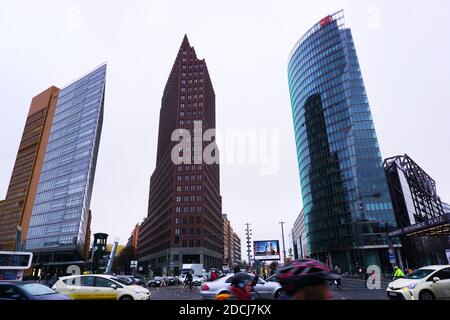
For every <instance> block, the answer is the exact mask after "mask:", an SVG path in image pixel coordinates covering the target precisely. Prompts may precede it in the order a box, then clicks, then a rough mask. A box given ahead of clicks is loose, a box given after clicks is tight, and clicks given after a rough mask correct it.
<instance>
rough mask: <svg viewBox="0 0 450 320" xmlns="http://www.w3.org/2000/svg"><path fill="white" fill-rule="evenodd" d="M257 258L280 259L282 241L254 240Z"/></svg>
mask: <svg viewBox="0 0 450 320" xmlns="http://www.w3.org/2000/svg"><path fill="white" fill-rule="evenodd" d="M253 248H254V256H255V260H280V242H279V241H278V240H268V241H254V242H253Z"/></svg>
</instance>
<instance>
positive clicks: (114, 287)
mask: <svg viewBox="0 0 450 320" xmlns="http://www.w3.org/2000/svg"><path fill="white" fill-rule="evenodd" d="M52 289H53V290H55V291H56V292H57V293H60V294H63V295H66V296H69V297H72V298H73V299H76V300H150V291H149V290H148V289H146V288H143V287H141V286H137V285H127V283H126V282H125V281H123V280H121V279H119V278H116V277H114V276H108V275H97V274H96V275H77V276H68V277H61V278H59V280H58V281H57V282H56V283H55V284H54V285H53V287H52Z"/></svg>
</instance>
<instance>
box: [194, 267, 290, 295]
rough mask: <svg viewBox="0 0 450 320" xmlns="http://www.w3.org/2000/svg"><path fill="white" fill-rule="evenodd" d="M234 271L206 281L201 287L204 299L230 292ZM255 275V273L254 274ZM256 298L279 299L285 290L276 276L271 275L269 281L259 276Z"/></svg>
mask: <svg viewBox="0 0 450 320" xmlns="http://www.w3.org/2000/svg"><path fill="white" fill-rule="evenodd" d="M233 276H234V273H230V274H227V275H224V276H222V277H220V278H218V279H216V280H214V281H210V282H205V283H203V285H202V286H201V288H200V297H201V299H203V300H215V299H216V296H217V295H218V294H222V293H230V285H231V280H232V278H233ZM252 276H253V275H252ZM255 291H256V292H255V294H254V297H255V299H258V300H274V299H278V298H279V297H280V296H281V295H282V294H283V290H282V288H281V285H280V284H279V283H278V282H276V279H275V278H274V277H270V278H268V279H267V281H265V280H263V279H261V278H259V279H258V283H257V285H256V286H255Z"/></svg>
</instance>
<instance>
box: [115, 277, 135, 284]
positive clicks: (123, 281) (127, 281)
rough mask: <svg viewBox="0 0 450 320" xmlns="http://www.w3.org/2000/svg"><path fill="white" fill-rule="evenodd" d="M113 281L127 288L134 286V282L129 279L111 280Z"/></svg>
mask: <svg viewBox="0 0 450 320" xmlns="http://www.w3.org/2000/svg"><path fill="white" fill-rule="evenodd" d="M111 279H112V280H114V281H117V282H119V283H121V284H123V285H126V286H131V285H132V284H133V282H132V281H131V280H130V279H128V278H111Z"/></svg>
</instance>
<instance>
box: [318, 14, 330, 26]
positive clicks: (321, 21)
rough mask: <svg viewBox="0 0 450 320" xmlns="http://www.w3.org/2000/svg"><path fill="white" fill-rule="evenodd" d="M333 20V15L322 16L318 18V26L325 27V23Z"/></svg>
mask: <svg viewBox="0 0 450 320" xmlns="http://www.w3.org/2000/svg"><path fill="white" fill-rule="evenodd" d="M332 22H333V17H332V16H328V17H325V18H323V19H322V20H320V26H321V27H325V26H326V25H328V24H330V23H332Z"/></svg>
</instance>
